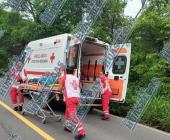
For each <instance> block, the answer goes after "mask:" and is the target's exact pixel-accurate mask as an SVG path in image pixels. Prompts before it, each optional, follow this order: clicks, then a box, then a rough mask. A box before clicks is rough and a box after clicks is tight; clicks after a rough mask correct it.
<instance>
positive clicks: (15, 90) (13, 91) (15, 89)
mask: <svg viewBox="0 0 170 140" xmlns="http://www.w3.org/2000/svg"><path fill="white" fill-rule="evenodd" d="M22 82H23V81H22V78H21V76H20V75H18V76H17V78H16V81H15V83H14V84H13V85H12V87H11V88H10V91H9V93H10V99H11V102H12V104H13V108H14V110H15V111H22V106H23V104H24V96H23V94H22V93H21V92H20V90H19V85H20V84H21V83H22ZM17 98H18V99H17Z"/></svg>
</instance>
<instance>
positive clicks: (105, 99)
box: [102, 89, 112, 117]
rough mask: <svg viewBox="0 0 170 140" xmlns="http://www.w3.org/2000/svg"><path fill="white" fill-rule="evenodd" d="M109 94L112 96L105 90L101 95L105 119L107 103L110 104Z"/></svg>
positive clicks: (107, 114) (107, 113)
mask: <svg viewBox="0 0 170 140" xmlns="http://www.w3.org/2000/svg"><path fill="white" fill-rule="evenodd" d="M111 94H112V93H111V91H110V90H108V89H107V90H106V91H105V92H104V93H103V95H102V108H103V114H104V116H106V117H108V116H109V103H110V98H111Z"/></svg>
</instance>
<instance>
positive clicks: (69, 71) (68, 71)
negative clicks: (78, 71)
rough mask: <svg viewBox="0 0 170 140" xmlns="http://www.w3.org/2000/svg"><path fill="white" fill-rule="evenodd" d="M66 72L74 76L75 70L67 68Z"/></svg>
mask: <svg viewBox="0 0 170 140" xmlns="http://www.w3.org/2000/svg"><path fill="white" fill-rule="evenodd" d="M66 72H67V74H73V72H74V69H71V68H67V69H66Z"/></svg>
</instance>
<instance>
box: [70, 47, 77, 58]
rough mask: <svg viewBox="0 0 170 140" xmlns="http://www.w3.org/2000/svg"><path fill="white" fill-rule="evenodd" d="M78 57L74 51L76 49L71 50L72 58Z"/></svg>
mask: <svg viewBox="0 0 170 140" xmlns="http://www.w3.org/2000/svg"><path fill="white" fill-rule="evenodd" d="M75 56H76V53H75V51H74V48H71V50H70V58H71V59H73V58H74V57H75Z"/></svg>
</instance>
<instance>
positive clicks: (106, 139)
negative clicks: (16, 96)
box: [0, 101, 170, 140]
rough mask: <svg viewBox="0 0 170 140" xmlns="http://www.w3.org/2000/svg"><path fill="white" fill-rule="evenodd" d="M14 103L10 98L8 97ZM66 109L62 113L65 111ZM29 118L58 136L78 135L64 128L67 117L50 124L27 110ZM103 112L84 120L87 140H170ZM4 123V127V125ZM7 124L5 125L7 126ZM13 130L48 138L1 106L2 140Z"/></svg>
mask: <svg viewBox="0 0 170 140" xmlns="http://www.w3.org/2000/svg"><path fill="white" fill-rule="evenodd" d="M5 102H6V104H8V105H10V106H11V104H10V103H9V101H5ZM63 113H64V110H63V111H59V112H58V114H62V115H63ZM24 117H26V118H27V119H28V120H30V121H31V122H32V123H33V124H34V125H36V126H38V127H39V128H40V129H42V130H43V131H45V132H46V133H48V134H49V135H50V136H51V137H53V138H54V139H55V140H73V139H74V136H73V135H72V134H70V133H68V132H65V131H64V130H63V121H61V122H57V120H56V119H47V123H46V124H42V123H41V119H40V118H37V117H36V116H32V115H29V114H27V113H26V114H25V115H24ZM100 117H101V113H100V112H99V111H96V110H93V111H91V112H90V113H89V114H88V116H87V117H86V119H85V121H84V124H85V128H86V130H87V137H86V138H85V139H84V140H170V134H169V133H166V132H163V131H159V130H156V129H153V128H150V127H146V126H143V125H140V124H138V125H137V126H136V128H135V130H134V131H130V130H129V129H128V128H126V127H124V126H122V118H119V117H116V116H111V119H110V120H109V121H102V120H101V119H100ZM2 126H3V127H2ZM4 126H5V128H4ZM10 131H12V132H13V133H14V134H16V135H18V136H20V137H21V139H22V140H44V138H43V137H42V136H40V135H39V134H38V133H37V132H35V131H34V130H33V129H32V128H30V127H28V126H27V125H26V124H25V123H24V122H22V121H21V120H20V119H18V118H16V117H15V116H14V115H13V114H12V113H10V112H9V111H8V110H6V109H5V108H4V107H2V106H0V140H8V139H9V137H10V134H9V133H10Z"/></svg>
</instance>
